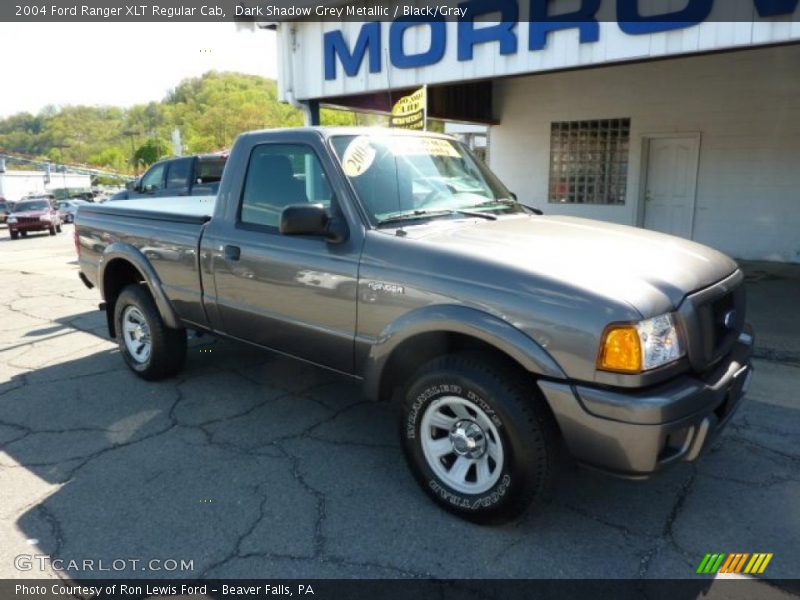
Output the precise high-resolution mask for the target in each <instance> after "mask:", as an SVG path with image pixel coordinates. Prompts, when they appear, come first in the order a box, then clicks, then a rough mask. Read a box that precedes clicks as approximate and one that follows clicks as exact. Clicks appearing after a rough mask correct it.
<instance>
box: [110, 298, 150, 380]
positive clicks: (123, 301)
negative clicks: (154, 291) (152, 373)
mask: <svg viewBox="0 0 800 600" xmlns="http://www.w3.org/2000/svg"><path fill="white" fill-rule="evenodd" d="M148 300H149V302H148ZM129 306H133V307H135V308H138V309H139V311H140V312H141V313H142V315H143V316H144V318H145V320H146V321H147V327H148V329H149V330H150V332H151V348H150V356H149V357H148V359H147V362H143V363H142V362H139V361H137V360H136V359H135V358H133V356H131V353H130V351H129V350H128V347H127V346H126V345H125V333H124V330H123V327H122V316H123V315H124V314H125V309H126V308H128V307H129ZM154 318H157V319H160V318H161V317H160V316H159V315H158V313H157V312H156V308H155V303H153V302H152V299H151V298H150V295H149V294H148V293H147V292H145V291H144V290H141V289H140V287H139V286H128V287H126V288H125V289H124V290H122V293H120V295H119V298H117V302H116V303H115V305H114V327H115V329H116V332H117V343H118V344H119V351H120V353H121V354H122V358H123V359H125V362H126V363H127V364H128V366H129V367H130V368H131V369H133V370H134V371H136V372H137V373H140V374H143V375H144V374H146V373H147V372H148V369H150V367H151V364H152V363H153V355H154V353H155V352H154V350H155V346H156V345H155V340H153V339H152V335H153V334H154V331H155V322H154Z"/></svg>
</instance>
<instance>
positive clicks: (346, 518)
mask: <svg viewBox="0 0 800 600" xmlns="http://www.w3.org/2000/svg"><path fill="white" fill-rule="evenodd" d="M0 240H1V241H0V272H2V278H3V286H2V288H0V539H2V540H3V544H2V545H1V546H0V576H2V577H4V578H18V577H58V576H62V577H63V576H81V577H93V576H97V577H108V576H134V577H164V576H176V575H177V576H180V577H225V578H247V577H281V578H290V577H305V578H308V577H314V578H349V577H360V578H398V577H399V578H406V577H438V578H484V577H485V578H561V577H576V578H606V577H611V578H691V577H694V569H695V568H696V567H697V565H698V564H699V562H700V560H701V559H702V557H703V555H704V554H705V553H706V552H773V553H774V558H773V560H772V562H771V563H770V566H769V575H770V576H771V577H774V578H791V577H796V576H797V564H798V547H800V546H799V545H800V448H799V447H798V445H797V443H796V442H797V440H798V439H800V418H798V417H800V414H798V410H800V392H799V391H798V390H800V385H799V384H800V355H798V353H797V352H794V351H793V350H792V349H791V348H789V349H788V350H787V346H786V345H785V344H786V339H787V336H786V333H785V332H783V333H782V337H781V338H780V339H781V343H782V344H784V345H783V346H781V348H779V350H780V352H776V353H772V354H771V353H770V352H769V348H765V349H763V352H761V353H760V354H759V356H762V357H764V358H761V359H758V360H757V361H756V369H757V371H756V375H755V377H754V379H753V384H752V388H751V391H750V394H749V397H748V399H747V401H746V402H745V403H744V404H743V406H742V408H741V410H740V411H739V413H738V414H737V416H736V418H735V420H734V421H733V423H732V424H731V426H730V427H729V428H728V430H727V431H726V432H725V433H724V435H722V436H721V437H720V439H718V440H717V441H716V443H715V444H714V446H713V447H712V449H711V451H710V452H709V453H707V454H706V455H705V456H703V457H702V458H701V460H700V461H698V462H697V463H695V464H679V465H677V466H676V467H675V468H672V469H670V470H668V471H666V472H664V473H662V474H661V475H659V476H658V477H656V478H654V479H652V480H650V481H647V482H631V481H620V480H615V479H610V478H608V477H605V476H602V475H598V474H595V473H592V472H588V471H584V470H578V469H569V470H567V471H566V472H565V473H564V474H563V476H562V478H561V481H560V484H559V486H558V489H557V491H556V493H555V497H554V498H553V500H552V502H551V503H549V504H548V505H546V506H543V507H541V508H540V509H539V510H537V511H535V512H529V513H528V514H527V515H526V516H524V517H523V518H522V519H521V520H519V521H518V522H516V523H513V524H510V525H507V526H503V527H495V528H487V527H480V526H477V525H473V524H470V523H466V522H463V521H460V520H458V519H457V518H455V517H453V516H451V515H449V514H447V513H445V512H443V511H441V510H440V509H438V508H437V507H436V506H435V505H434V504H433V503H432V502H430V501H429V500H428V498H427V496H425V494H424V493H423V492H422V491H421V490H419V489H418V487H417V485H416V483H415V482H414V481H413V479H412V477H411V475H410V473H409V471H408V470H407V468H406V465H405V463H404V461H403V458H402V455H401V452H400V448H399V445H398V442H397V436H396V416H395V413H394V411H393V408H392V407H391V406H390V405H389V404H388V403H370V402H365V401H364V400H363V399H362V397H361V394H360V388H359V386H358V384H356V383H353V382H351V381H349V380H347V379H343V378H341V377H339V376H337V375H333V374H331V373H328V372H326V371H323V370H320V369H316V368H313V367H310V366H307V365H304V364H302V363H299V362H295V361H292V360H289V359H286V358H282V357H278V356H274V355H271V354H268V353H262V352H258V351H256V350H254V349H251V348H248V347H244V346H240V345H236V344H233V343H229V342H224V341H218V340H214V339H213V338H210V337H208V336H205V337H201V338H193V339H192V340H191V341H190V351H189V357H188V360H187V367H186V369H185V370H184V371H183V372H182V373H181V375H180V377H179V378H176V379H173V380H169V381H165V382H159V383H148V382H144V381H142V380H140V379H138V378H137V377H135V376H134V375H133V374H132V373H131V372H129V371H128V369H127V368H126V367H125V366H124V364H123V361H122V359H121V358H120V357H119V356H118V352H117V349H116V344H115V343H113V342H112V341H110V340H109V339H107V337H106V333H105V319H104V316H103V315H102V314H101V313H100V312H99V311H98V310H97V303H98V302H99V295H98V294H97V293H96V291H94V290H87V289H86V288H84V286H83V285H82V284H81V283H80V281H79V280H78V278H77V266H76V263H75V259H74V250H73V247H72V242H71V227H65V232H64V234H62V235H60V236H57V237H50V236H47V235H44V236H34V235H31V236H29V237H28V238H27V239H21V240H19V241H16V242H13V243H12V242H10V241H9V240H8V236H7V235H6V234H5V232H0ZM792 289H794V290H797V289H798V288H796V287H795V288H792ZM798 299H800V296H798ZM789 304H790V303H789ZM794 306H795V307H796V302H795V303H794ZM790 341H791V340H790ZM799 345H800V344H799ZM20 554H45V555H49V556H51V557H53V558H60V559H64V560H65V561H69V560H78V561H82V560H84V559H94V560H99V559H103V560H104V561H106V562H107V563H110V562H111V561H113V560H115V559H130V558H137V559H140V560H142V561H143V562H146V561H149V560H150V559H161V560H163V559H175V560H178V561H180V560H187V561H188V560H191V561H193V567H194V569H193V570H191V571H184V572H164V571H152V570H145V571H141V570H132V569H130V568H126V570H123V571H119V572H110V573H109V572H104V573H91V572H82V573H81V572H77V571H74V570H69V569H68V570H66V571H65V572H62V573H57V572H55V571H54V570H53V569H51V568H46V569H45V570H43V571H42V570H39V568H38V565H34V570H32V571H21V570H18V569H16V568H15V566H14V557H15V556H17V555H20ZM139 568H140V569H141V567H139ZM771 589H772V588H771Z"/></svg>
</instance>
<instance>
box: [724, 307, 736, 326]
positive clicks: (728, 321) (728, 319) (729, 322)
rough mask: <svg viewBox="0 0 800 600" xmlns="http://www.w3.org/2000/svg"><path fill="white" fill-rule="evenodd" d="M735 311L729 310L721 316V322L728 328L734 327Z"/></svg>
mask: <svg viewBox="0 0 800 600" xmlns="http://www.w3.org/2000/svg"><path fill="white" fill-rule="evenodd" d="M736 316H737V315H736V311H735V310H729V311H728V312H726V313H725V316H724V317H723V318H722V323H723V324H724V325H725V327H727V328H728V329H734V328H735V327H736Z"/></svg>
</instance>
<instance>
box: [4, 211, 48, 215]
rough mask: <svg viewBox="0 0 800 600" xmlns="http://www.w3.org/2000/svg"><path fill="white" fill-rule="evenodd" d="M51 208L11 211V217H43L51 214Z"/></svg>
mask: <svg viewBox="0 0 800 600" xmlns="http://www.w3.org/2000/svg"><path fill="white" fill-rule="evenodd" d="M49 214H50V211H49V210H25V211H22V212H13V213H10V214H9V215H8V216H9V217H41V216H42V215H49Z"/></svg>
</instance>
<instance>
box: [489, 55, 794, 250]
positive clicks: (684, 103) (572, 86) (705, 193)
mask: <svg viewBox="0 0 800 600" xmlns="http://www.w3.org/2000/svg"><path fill="white" fill-rule="evenodd" d="M495 111H496V113H497V116H499V117H500V118H501V123H500V125H498V126H495V127H492V128H491V138H490V139H491V142H490V146H491V166H492V169H493V170H494V171H495V172H496V173H497V174H498V175H499V176H500V178H501V179H502V180H503V181H504V182H505V183H506V184H507V185H508V187H509V189H511V190H512V191H514V192H516V193H517V195H518V196H519V198H520V200H522V201H524V202H526V203H528V204H531V205H533V206H537V207H539V208H542V209H543V210H545V211H546V212H548V213H551V214H574V215H579V216H587V217H590V218H597V219H604V220H608V221H615V222H618V223H624V224H629V225H635V224H637V223H638V222H639V203H640V197H639V196H640V176H641V174H642V169H641V166H640V163H641V159H642V147H643V143H644V142H643V140H644V136H645V134H650V133H667V132H700V133H701V135H702V140H701V148H700V164H699V179H698V188H697V203H696V211H695V222H694V239H695V240H696V241H699V242H702V243H705V244H708V245H710V246H713V247H715V248H719V249H720V250H722V251H724V252H727V253H729V254H732V255H733V256H736V257H739V258H745V259H764V260H775V261H789V262H800V45H792V46H782V47H774V48H764V49H756V50H746V51H737V52H729V53H724V54H714V55H706V56H696V57H690V58H680V59H671V60H664V61H657V62H652V61H651V62H646V63H638V64H634V65H624V66H616V67H604V68H597V69H587V70H582V71H572V72H565V73H553V74H542V75H536V76H528V77H519V78H513V79H506V80H502V81H499V82H496V83H495ZM615 117H630V118H631V154H630V167H629V175H628V192H627V198H628V200H627V203H626V205H625V206H590V205H563V204H549V203H548V202H547V183H548V171H549V161H550V123H551V122H552V121H561V120H583V119H598V118H615Z"/></svg>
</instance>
